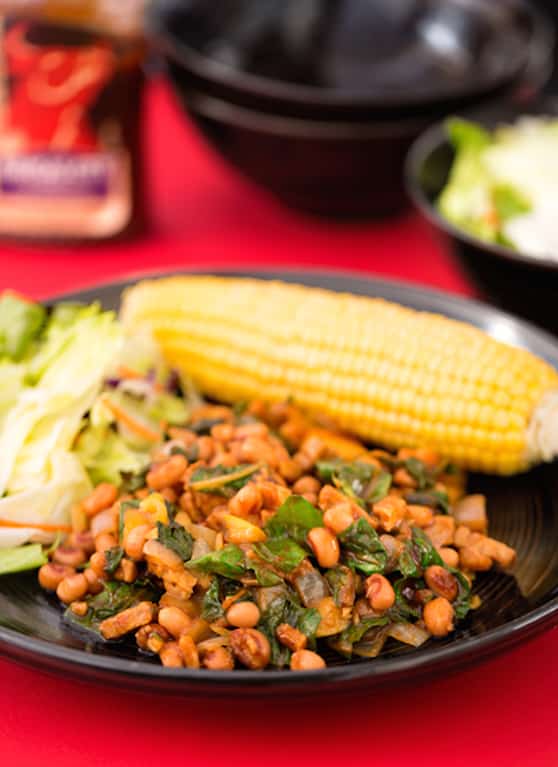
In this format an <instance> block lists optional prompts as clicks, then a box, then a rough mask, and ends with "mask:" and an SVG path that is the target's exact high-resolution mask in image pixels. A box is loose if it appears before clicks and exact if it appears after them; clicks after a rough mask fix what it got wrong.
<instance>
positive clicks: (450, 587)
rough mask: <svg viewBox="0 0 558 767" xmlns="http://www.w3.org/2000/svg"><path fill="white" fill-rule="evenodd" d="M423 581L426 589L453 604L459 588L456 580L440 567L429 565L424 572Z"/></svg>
mask: <svg viewBox="0 0 558 767" xmlns="http://www.w3.org/2000/svg"><path fill="white" fill-rule="evenodd" d="M424 580H425V581H426V585H427V586H428V588H429V589H430V590H431V591H433V592H434V594H436V596H439V597H445V598H446V599H447V600H448V602H453V600H454V599H455V598H456V597H457V594H458V591H459V588H458V584H457V578H456V577H455V576H454V575H452V574H451V573H450V572H448V570H446V568H445V567H441V565H430V567H427V568H426V570H425V571H424Z"/></svg>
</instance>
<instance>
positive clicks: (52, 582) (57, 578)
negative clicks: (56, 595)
mask: <svg viewBox="0 0 558 767" xmlns="http://www.w3.org/2000/svg"><path fill="white" fill-rule="evenodd" d="M74 573H75V570H74V568H73V567H70V566H69V565H61V564H59V563H56V562H48V563H47V564H46V565H43V566H42V567H41V569H40V570H39V583H40V584H41V586H42V587H43V589H47V591H56V589H57V588H58V585H59V584H60V583H61V582H62V581H63V580H64V578H67V577H68V576H69V575H74Z"/></svg>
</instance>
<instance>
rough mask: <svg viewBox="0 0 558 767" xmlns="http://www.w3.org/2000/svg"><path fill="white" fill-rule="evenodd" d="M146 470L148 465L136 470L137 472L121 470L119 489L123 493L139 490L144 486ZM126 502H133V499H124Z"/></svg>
mask: <svg viewBox="0 0 558 767" xmlns="http://www.w3.org/2000/svg"><path fill="white" fill-rule="evenodd" d="M148 471H149V467H146V468H145V469H144V470H143V471H139V472H137V474H132V473H131V472H122V475H121V476H122V486H121V488H120V489H121V491H122V492H123V493H135V492H136V490H140V489H141V488H142V487H145V478H146V477H147V472H148ZM126 503H134V501H126ZM138 506H139V501H138Z"/></svg>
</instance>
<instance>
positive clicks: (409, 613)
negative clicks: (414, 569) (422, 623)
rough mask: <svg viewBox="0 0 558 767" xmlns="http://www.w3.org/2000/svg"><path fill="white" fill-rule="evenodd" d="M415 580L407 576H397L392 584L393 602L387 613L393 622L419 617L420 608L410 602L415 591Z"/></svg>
mask: <svg viewBox="0 0 558 767" xmlns="http://www.w3.org/2000/svg"><path fill="white" fill-rule="evenodd" d="M415 586H416V583H415V581H412V580H409V579H408V578H399V580H397V581H395V583H394V584H393V590H394V591H395V604H394V605H393V607H392V608H391V609H390V611H389V615H390V617H391V618H392V620H393V621H394V622H398V621H401V620H409V619H411V618H414V619H416V618H419V617H420V608H419V607H418V605H415V604H413V603H412V596H414V593H415Z"/></svg>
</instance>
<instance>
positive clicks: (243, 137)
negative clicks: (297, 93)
mask: <svg viewBox="0 0 558 767" xmlns="http://www.w3.org/2000/svg"><path fill="white" fill-rule="evenodd" d="M184 107H185V109H186V110H187V111H188V113H189V115H190V117H191V118H192V120H193V121H194V123H195V124H196V125H197V127H198V128H199V129H200V131H201V132H202V133H203V135H204V136H205V138H206V139H207V140H208V141H209V143H210V144H211V145H212V146H213V147H214V148H215V149H216V150H217V151H218V152H219V153H220V154H221V155H222V156H223V157H224V158H225V159H226V160H227V161H228V162H229V163H231V164H232V165H233V166H234V167H235V168H237V169H238V170H239V171H241V172H242V173H243V174H244V175H246V176H247V177H248V178H250V179H252V180H253V181H255V182H257V183H258V184H260V185H261V186H263V187H265V188H266V189H267V190H269V191H270V192H271V193H272V194H273V195H274V196H275V197H277V198H278V199H279V200H281V201H282V202H283V203H285V204H286V205H288V206H290V207H293V208H297V209H298V210H302V211H304V212H306V213H311V214H314V215H320V216H328V217H332V218H359V217H365V216H378V217H379V216H386V215H391V214H394V213H397V212H399V211H400V210H401V208H403V207H404V206H405V204H406V202H407V198H406V195H405V191H404V186H403V165H404V161H405V156H406V153H407V151H408V149H409V147H410V146H411V144H412V142H413V140H414V139H415V138H416V137H417V136H418V135H419V134H420V133H421V132H422V131H423V130H424V128H425V127H426V126H427V125H428V123H427V122H425V121H424V120H418V119H417V120H405V121H399V122H394V123H389V122H377V123H368V124H364V125H361V124H353V123H339V122H316V121H313V120H301V119H296V118H287V117H277V116H273V115H268V114H264V113H259V112H254V111H252V110H249V109H246V108H244V107H239V106H235V105H233V104H230V103H227V102H224V101H220V100H219V99H215V98H212V97H210V96H206V95H202V94H200V93H194V92H190V93H189V94H188V96H187V97H186V98H185V99H184Z"/></svg>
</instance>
